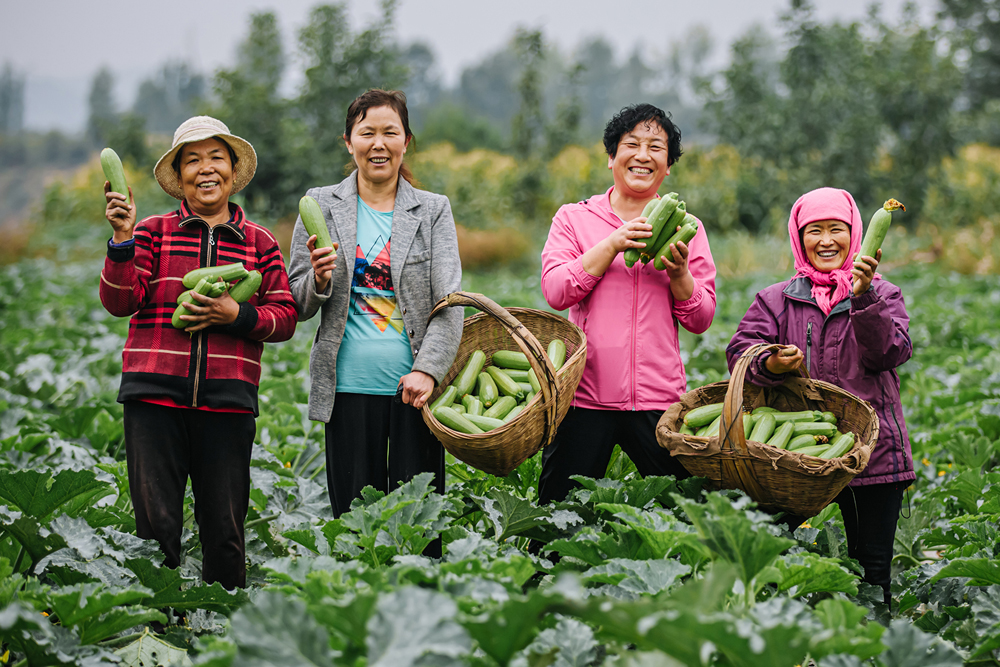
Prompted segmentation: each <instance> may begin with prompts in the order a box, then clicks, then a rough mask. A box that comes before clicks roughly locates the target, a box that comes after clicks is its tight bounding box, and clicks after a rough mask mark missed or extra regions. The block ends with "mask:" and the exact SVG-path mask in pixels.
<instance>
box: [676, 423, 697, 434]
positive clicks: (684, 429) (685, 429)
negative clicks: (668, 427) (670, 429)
mask: <svg viewBox="0 0 1000 667" xmlns="http://www.w3.org/2000/svg"><path fill="white" fill-rule="evenodd" d="M677 432H678V433H680V434H682V435H694V429H692V428H691V427H690V426H688V425H687V424H685V423H684V422H683V421H682V422H681V427H680V429H678V431H677Z"/></svg>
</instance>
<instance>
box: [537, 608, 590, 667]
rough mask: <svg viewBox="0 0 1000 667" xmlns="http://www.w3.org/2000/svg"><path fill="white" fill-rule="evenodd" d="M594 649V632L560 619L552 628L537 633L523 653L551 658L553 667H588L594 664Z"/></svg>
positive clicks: (570, 621)
mask: <svg viewBox="0 0 1000 667" xmlns="http://www.w3.org/2000/svg"><path fill="white" fill-rule="evenodd" d="M596 648H597V641H596V640H595V639H594V631H593V630H591V629H590V628H589V627H587V625H586V624H584V623H581V622H580V621H577V620H576V619H573V618H560V619H559V621H558V622H557V623H556V626H555V627H554V628H547V629H545V630H542V631H541V632H539V633H538V636H537V637H535V640H534V641H533V642H531V644H529V645H528V647H527V648H526V649H525V650H524V652H525V654H527V655H529V656H551V657H552V658H554V662H553V663H552V665H553V667H588V665H591V664H593V663H594V660H595V658H596V653H597V651H596ZM533 664H538V663H537V662H536V661H533Z"/></svg>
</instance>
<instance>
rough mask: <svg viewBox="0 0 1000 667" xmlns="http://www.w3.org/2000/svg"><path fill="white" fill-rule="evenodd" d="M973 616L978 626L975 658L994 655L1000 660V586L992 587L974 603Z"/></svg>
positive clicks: (977, 597) (984, 591) (985, 590)
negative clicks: (999, 653)
mask: <svg viewBox="0 0 1000 667" xmlns="http://www.w3.org/2000/svg"><path fill="white" fill-rule="evenodd" d="M972 615H973V618H974V619H975V624H976V626H975V627H976V638H977V643H976V650H975V652H974V653H973V657H975V658H979V657H983V656H987V655H988V654H990V653H993V658H994V659H996V658H1000V655H997V653H998V652H1000V586H990V587H989V588H986V589H984V590H983V592H982V593H981V594H980V595H978V596H976V599H975V600H973V602H972Z"/></svg>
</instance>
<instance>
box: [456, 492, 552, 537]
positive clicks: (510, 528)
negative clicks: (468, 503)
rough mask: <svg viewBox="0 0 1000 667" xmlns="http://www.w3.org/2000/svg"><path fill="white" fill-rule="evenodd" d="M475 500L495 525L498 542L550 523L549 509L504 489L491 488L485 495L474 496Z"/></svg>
mask: <svg viewBox="0 0 1000 667" xmlns="http://www.w3.org/2000/svg"><path fill="white" fill-rule="evenodd" d="M473 500H475V501H476V503H477V504H478V505H479V508H480V509H481V510H482V511H483V513H484V514H485V515H486V518H487V520H488V521H489V522H490V524H491V525H492V526H493V535H494V537H495V538H496V540H497V541H498V542H503V541H504V540H506V539H507V538H508V537H511V536H512V535H522V534H524V533H527V532H529V531H531V530H532V529H536V528H540V527H542V526H545V525H547V524H548V518H549V516H550V512H549V510H548V509H546V508H544V507H539V506H538V505H536V504H535V503H533V502H531V501H530V500H525V499H524V498H518V497H516V496H514V495H511V494H510V493H508V492H507V491H505V490H504V489H500V488H493V489H490V490H489V491H488V492H487V493H486V495H485V496H473Z"/></svg>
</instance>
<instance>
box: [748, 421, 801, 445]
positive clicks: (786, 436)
mask: <svg viewBox="0 0 1000 667" xmlns="http://www.w3.org/2000/svg"><path fill="white" fill-rule="evenodd" d="M793 430H795V424H794V423H792V422H785V423H784V424H782V425H781V426H779V427H778V428H777V429H775V431H774V435H772V436H771V438H770V440H768V441H767V444H769V445H771V446H772V447H777V448H778V449H785V448H786V447H787V446H788V441H789V440H791V438H792V431H793ZM752 439H753V438H751V440H752Z"/></svg>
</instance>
